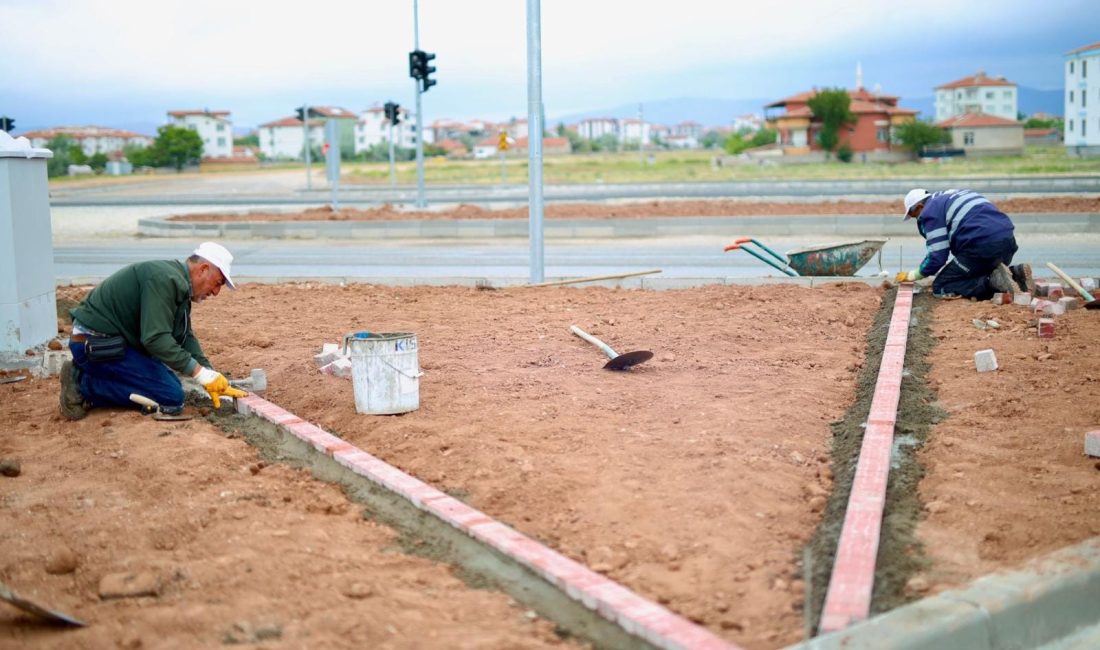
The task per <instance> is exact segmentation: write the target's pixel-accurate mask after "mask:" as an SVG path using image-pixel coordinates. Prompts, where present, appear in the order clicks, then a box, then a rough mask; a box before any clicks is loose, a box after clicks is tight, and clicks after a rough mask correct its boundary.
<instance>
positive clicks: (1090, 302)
mask: <svg viewBox="0 0 1100 650" xmlns="http://www.w3.org/2000/svg"><path fill="white" fill-rule="evenodd" d="M1047 267H1048V268H1049V269H1050V270H1051V271H1054V272H1055V273H1057V274H1058V277H1060V278H1062V279H1063V280H1065V281H1066V284H1068V285H1069V286H1071V287H1073V290H1074V291H1076V292H1077V293H1079V294H1081V297H1082V298H1084V299H1085V309H1100V300H1097V299H1095V298H1093V297H1092V294H1091V293H1089V292H1088V291H1085V288H1084V287H1082V286H1081V285H1079V284H1077V281H1076V280H1074V279H1073V278H1071V277H1069V276H1068V275H1066V273H1065V271H1063V270H1062V269H1060V268H1058V267H1057V266H1054V263H1053V262H1047Z"/></svg>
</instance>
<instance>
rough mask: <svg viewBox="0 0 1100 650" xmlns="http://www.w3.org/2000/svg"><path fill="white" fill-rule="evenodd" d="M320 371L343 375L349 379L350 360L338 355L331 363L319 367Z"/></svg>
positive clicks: (335, 375) (338, 375)
mask: <svg viewBox="0 0 1100 650" xmlns="http://www.w3.org/2000/svg"><path fill="white" fill-rule="evenodd" d="M321 372H323V373H325V374H326V375H333V376H334V377H343V378H344V379H349V378H350V377H351V360H350V359H346V358H344V357H340V358H338V359H336V360H335V361H333V362H332V363H330V364H328V365H326V366H325V367H324V368H321Z"/></svg>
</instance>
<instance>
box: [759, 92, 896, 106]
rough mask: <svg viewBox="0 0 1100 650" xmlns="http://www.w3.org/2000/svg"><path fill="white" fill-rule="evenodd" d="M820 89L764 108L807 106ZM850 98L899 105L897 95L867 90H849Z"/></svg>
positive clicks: (792, 96) (778, 101) (775, 102)
mask: <svg viewBox="0 0 1100 650" xmlns="http://www.w3.org/2000/svg"><path fill="white" fill-rule="evenodd" d="M817 93H818V89H817V88H814V89H813V90H807V91H806V92H803V93H798V94H797V95H791V96H790V97H786V98H784V99H780V100H777V101H774V102H772V103H770V104H768V105H767V106H765V107H764V108H778V107H780V106H786V105H787V104H805V103H806V102H808V101H810V100H811V99H813V98H814V96H815V95H817ZM848 96H849V97H851V98H852V101H857V100H861V101H865V102H886V103H888V104H896V103H898V97H897V95H883V94H882V93H873V92H870V91H869V90H867V89H866V88H856V89H855V90H849V91H848Z"/></svg>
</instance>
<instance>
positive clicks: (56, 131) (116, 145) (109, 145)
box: [23, 126, 153, 156]
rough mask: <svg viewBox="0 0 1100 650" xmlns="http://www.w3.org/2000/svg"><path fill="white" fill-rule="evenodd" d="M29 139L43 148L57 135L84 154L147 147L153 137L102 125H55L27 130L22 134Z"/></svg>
mask: <svg viewBox="0 0 1100 650" xmlns="http://www.w3.org/2000/svg"><path fill="white" fill-rule="evenodd" d="M23 135H24V137H26V138H27V139H28V140H30V141H31V146H32V147H36V148H45V147H46V145H47V144H48V143H49V141H50V140H53V139H54V138H56V137H58V136H65V137H66V138H68V139H70V140H72V141H74V142H76V143H77V144H78V145H80V149H81V151H83V152H84V155H86V156H94V155H95V154H97V153H103V154H113V153H120V152H121V151H122V150H123V148H125V147H127V146H134V147H148V146H149V145H151V144H153V138H151V137H150V136H147V135H142V134H140V133H134V132H133V131H124V130H122V129H110V128H107V127H104V126H56V127H53V128H51V129H41V130H38V131H29V132H27V133H24V134H23Z"/></svg>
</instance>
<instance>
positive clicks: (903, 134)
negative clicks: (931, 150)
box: [894, 120, 951, 154]
mask: <svg viewBox="0 0 1100 650" xmlns="http://www.w3.org/2000/svg"><path fill="white" fill-rule="evenodd" d="M894 134H895V135H896V136H897V138H898V142H900V143H901V146H903V147H905V148H906V149H908V150H909V151H912V152H913V153H915V154H919V153H920V152H921V150H922V149H924V148H925V147H927V146H929V145H933V144H947V143H949V142H951V135H950V134H948V133H947V131H945V130H943V129H941V128H940V127H938V126H936V125H935V124H932V123H931V122H925V121H922V120H913V121H912V122H905V123H904V124H901V125H899V126H897V127H895V128H894Z"/></svg>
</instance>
